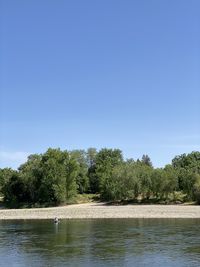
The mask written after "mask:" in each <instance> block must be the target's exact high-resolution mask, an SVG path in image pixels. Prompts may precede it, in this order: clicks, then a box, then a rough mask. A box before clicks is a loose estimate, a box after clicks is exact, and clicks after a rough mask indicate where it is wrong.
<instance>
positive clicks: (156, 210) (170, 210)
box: [0, 203, 200, 220]
mask: <svg viewBox="0 0 200 267" xmlns="http://www.w3.org/2000/svg"><path fill="white" fill-rule="evenodd" d="M55 217H58V218H60V219H64V218H65V219H93V218H94V219H98V218H99V219H101V218H200V206H195V205H123V206H119V205H107V204H106V203H87V204H75V205H68V206H63V207H53V208H37V209H34V208H32V209H0V220H11V219H52V218H55Z"/></svg>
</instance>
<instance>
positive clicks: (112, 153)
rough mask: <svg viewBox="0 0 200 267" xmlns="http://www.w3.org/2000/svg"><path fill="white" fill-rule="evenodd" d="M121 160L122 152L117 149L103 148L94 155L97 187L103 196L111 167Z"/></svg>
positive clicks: (110, 173)
mask: <svg viewBox="0 0 200 267" xmlns="http://www.w3.org/2000/svg"><path fill="white" fill-rule="evenodd" d="M122 162H123V157H122V152H121V150H119V149H107V148H103V149H101V150H100V151H99V153H98V154H97V156H96V165H95V174H96V177H97V187H98V188H99V191H100V193H101V197H104V196H103V192H105V190H104V186H105V185H106V183H107V180H109V178H110V176H111V175H112V171H113V168H114V167H116V166H118V165H119V164H121V163H122Z"/></svg>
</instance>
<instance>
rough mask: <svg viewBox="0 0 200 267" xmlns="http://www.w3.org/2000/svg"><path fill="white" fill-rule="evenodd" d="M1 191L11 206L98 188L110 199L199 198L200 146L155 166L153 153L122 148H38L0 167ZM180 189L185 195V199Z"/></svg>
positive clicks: (66, 198)
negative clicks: (127, 152)
mask: <svg viewBox="0 0 200 267" xmlns="http://www.w3.org/2000/svg"><path fill="white" fill-rule="evenodd" d="M0 193H1V195H2V196H3V197H4V201H5V203H7V204H8V205H10V206H20V205H21V204H23V203H26V204H29V205H36V204H38V205H43V204H46V205H59V204H62V203H69V202H70V201H72V199H75V198H76V194H77V193H79V194H83V193H98V194H99V195H100V198H101V199H102V200H107V201H133V200H137V201H139V200H140V201H157V202H161V201H169V200H172V201H177V200H180V201H196V202H198V203H199V204H200V152H192V153H190V154H187V155H186V154H183V155H180V156H176V157H175V158H174V159H173V160H172V164H169V165H166V166H165V167H164V168H154V167H153V165H152V162H151V159H150V158H149V156H148V155H143V157H142V159H141V160H139V159H138V160H136V161H135V160H133V159H127V160H124V159H123V155H122V152H121V151H120V150H119V149H107V148H104V149H101V150H100V151H97V150H96V149H95V148H89V149H88V150H87V151H85V150H73V151H66V150H65V151H61V150H60V149H52V148H49V149H48V150H47V151H46V152H45V153H44V154H40V155H37V154H34V155H30V156H29V157H28V160H27V161H26V162H25V163H24V164H22V165H21V166H20V167H19V168H18V170H12V169H10V168H4V169H0ZM180 193H181V194H182V196H184V198H182V199H180V198H179V197H178V196H180Z"/></svg>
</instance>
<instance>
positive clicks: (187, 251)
mask: <svg viewBox="0 0 200 267" xmlns="http://www.w3.org/2000/svg"><path fill="white" fill-rule="evenodd" d="M199 228H200V220H198V219H194V220H192V219H113V220H111V219H105V220H62V221H61V222H60V223H59V224H54V223H53V222H52V221H48V220H37V221H29V220H26V221H1V222H0V259H1V260H0V266H34V267H35V266H95V267H98V266H139V267H140V266H148V267H149V266H155V267H157V266H159V267H160V266H163V267H166V266H170V267H173V266H176V267H180V266H185V267H186V266H187V267H188V266H191V267H192V266H200V231H199Z"/></svg>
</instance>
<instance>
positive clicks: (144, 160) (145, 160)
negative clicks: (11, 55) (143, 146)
mask: <svg viewBox="0 0 200 267" xmlns="http://www.w3.org/2000/svg"><path fill="white" fill-rule="evenodd" d="M141 162H142V163H144V164H145V165H147V166H149V167H152V166H153V164H152V162H151V159H150V157H149V156H148V155H143V156H142V160H141Z"/></svg>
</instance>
